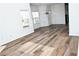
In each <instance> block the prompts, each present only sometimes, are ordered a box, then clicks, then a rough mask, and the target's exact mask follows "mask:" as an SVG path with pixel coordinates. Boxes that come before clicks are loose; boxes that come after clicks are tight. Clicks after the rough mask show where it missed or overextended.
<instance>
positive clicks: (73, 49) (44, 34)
mask: <svg viewBox="0 0 79 59" xmlns="http://www.w3.org/2000/svg"><path fill="white" fill-rule="evenodd" d="M78 39H79V38H77V37H69V35H68V27H67V26H65V25H51V26H47V27H42V28H39V29H37V30H35V32H34V33H31V34H29V35H27V36H24V37H21V38H18V39H16V40H14V41H12V42H10V43H7V44H5V45H3V46H6V48H5V49H4V50H3V51H1V53H0V55H1V56H72V55H73V56H76V55H77V52H78V51H77V50H78Z"/></svg>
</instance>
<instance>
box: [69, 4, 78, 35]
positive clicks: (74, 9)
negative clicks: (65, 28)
mask: <svg viewBox="0 0 79 59" xmlns="http://www.w3.org/2000/svg"><path fill="white" fill-rule="evenodd" d="M78 26H79V3H69V35H70V36H79V27H78Z"/></svg>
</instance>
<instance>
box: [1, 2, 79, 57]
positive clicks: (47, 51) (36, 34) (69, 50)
mask: <svg viewBox="0 0 79 59" xmlns="http://www.w3.org/2000/svg"><path fill="white" fill-rule="evenodd" d="M78 10H79V4H78V3H77V4H75V3H2V4H0V56H77V55H78V54H79V52H78V39H79V37H78V36H79V31H78V30H79V27H77V26H78V24H79V23H78V22H79V20H77V19H78V14H79V12H77V11H78Z"/></svg>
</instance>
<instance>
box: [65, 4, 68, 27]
mask: <svg viewBox="0 0 79 59" xmlns="http://www.w3.org/2000/svg"><path fill="white" fill-rule="evenodd" d="M65 24H66V25H67V26H68V25H69V4H68V3H65Z"/></svg>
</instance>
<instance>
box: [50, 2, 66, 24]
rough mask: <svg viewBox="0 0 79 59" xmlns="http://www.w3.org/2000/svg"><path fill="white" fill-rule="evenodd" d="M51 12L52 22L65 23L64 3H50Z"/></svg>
mask: <svg viewBox="0 0 79 59" xmlns="http://www.w3.org/2000/svg"><path fill="white" fill-rule="evenodd" d="M51 13H52V14H51V22H52V24H65V7H64V3H56V4H53V5H51Z"/></svg>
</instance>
